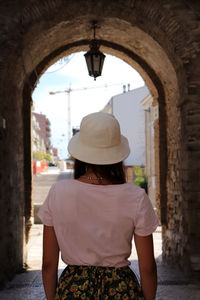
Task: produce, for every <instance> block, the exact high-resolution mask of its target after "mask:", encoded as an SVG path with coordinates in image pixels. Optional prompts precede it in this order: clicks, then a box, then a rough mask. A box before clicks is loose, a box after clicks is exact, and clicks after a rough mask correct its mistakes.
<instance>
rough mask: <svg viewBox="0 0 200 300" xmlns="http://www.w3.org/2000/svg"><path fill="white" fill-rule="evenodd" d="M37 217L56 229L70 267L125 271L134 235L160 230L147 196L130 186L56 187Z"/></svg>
mask: <svg viewBox="0 0 200 300" xmlns="http://www.w3.org/2000/svg"><path fill="white" fill-rule="evenodd" d="M38 216H39V218H40V219H41V221H42V222H43V223H44V224H45V225H47V226H53V227H54V230H55V233H56V237H57V241H58V244H59V247H60V250H61V256H62V260H63V261H64V262H65V263H66V264H70V265H93V266H115V267H122V266H126V265H129V264H130V262H129V261H128V257H129V256H130V254H131V245H132V237H133V233H134V232H135V233H136V234H137V235H140V236H147V235H149V234H151V233H152V232H153V231H154V230H155V229H156V228H157V226H158V219H157V217H156V215H155V213H154V210H153V207H152V205H151V202H150V200H149V198H148V196H147V195H146V193H145V191H144V190H143V189H141V188H139V187H138V186H137V185H135V184H134V183H125V184H118V185H94V184H88V183H83V182H80V181H78V180H74V179H71V180H63V181H59V182H57V183H55V184H53V185H52V187H51V189H50V191H49V194H48V196H47V198H46V200H45V202H44V204H43V206H42V207H41V208H40V210H39V213H38Z"/></svg>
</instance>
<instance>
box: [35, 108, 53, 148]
mask: <svg viewBox="0 0 200 300" xmlns="http://www.w3.org/2000/svg"><path fill="white" fill-rule="evenodd" d="M33 117H34V118H35V119H36V121H37V123H38V124H39V126H38V128H37V129H36V132H37V134H38V135H39V136H40V138H41V139H43V141H44V145H45V152H46V153H50V149H51V141H50V137H51V128H50V125H51V123H50V121H49V119H48V118H47V117H46V116H45V115H43V114H38V113H35V112H33Z"/></svg>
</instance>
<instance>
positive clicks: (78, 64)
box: [32, 52, 144, 159]
mask: <svg viewBox="0 0 200 300" xmlns="http://www.w3.org/2000/svg"><path fill="white" fill-rule="evenodd" d="M128 84H130V89H131V90H132V89H135V88H138V87H141V86H143V85H144V81H143V79H142V77H141V76H140V75H139V73H138V72H137V71H136V70H135V69H133V68H132V67H131V66H130V65H128V64H127V63H125V62H124V61H123V60H121V59H119V58H117V57H114V56H111V55H106V58H105V61H104V66H103V71H102V76H100V77H97V79H96V81H94V78H93V77H90V76H89V75H88V70H87V66H86V62H85V58H84V52H78V53H74V54H71V55H70V56H69V57H67V58H66V60H62V61H58V62H57V63H55V64H54V65H52V66H51V67H50V68H48V70H47V71H46V72H45V73H44V74H43V75H42V76H41V77H40V80H39V82H38V84H37V87H36V88H35V90H34V92H33V94H32V98H33V103H34V111H35V112H37V113H42V114H45V115H46V116H47V118H48V119H49V121H50V123H51V143H52V145H53V146H54V147H55V148H58V153H59V157H60V158H61V159H65V158H67V157H68V156H69V154H68V152H67V144H68V139H69V132H70V136H72V127H79V125H80V122H81V119H82V118H83V117H84V116H85V115H87V114H89V113H92V112H96V111H100V110H102V109H103V108H104V107H105V105H106V104H107V103H108V102H109V100H110V99H111V97H113V96H115V95H118V94H121V93H123V85H126V87H127V85H128ZM69 88H70V89H71V92H70V95H69V94H68V93H67V92H64V91H65V90H68V89H69ZM78 89H80V90H79V91H78ZM50 92H59V93H55V94H54V95H50V94H49V93H50ZM69 100H70V123H71V127H70V130H69V126H68V124H69V122H68V107H69V106H68V101H69Z"/></svg>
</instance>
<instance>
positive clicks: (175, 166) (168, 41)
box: [0, 0, 200, 282]
mask: <svg viewBox="0 0 200 300" xmlns="http://www.w3.org/2000/svg"><path fill="white" fill-rule="evenodd" d="M199 8H200V5H199V4H196V5H195V4H193V6H190V5H188V4H187V2H186V1H176V3H175V4H173V3H172V2H171V1H159V2H157V1H148V0H145V1H139V0H138V1H126V2H124V1H117V2H116V1H114V0H113V1H109V3H107V1H104V0H101V1H92V0H88V1H84V2H82V1H78V0H77V1H60V0H47V1H44V2H41V1H39V0H33V1H31V2H29V3H23V1H22V2H20V5H19V1H15V0H11V1H9V2H5V3H3V4H2V3H1V12H2V13H3V17H2V20H3V26H2V28H1V30H2V34H1V41H2V45H3V47H2V48H1V50H0V58H1V66H0V76H1V88H0V97H1V103H0V105H1V106H0V108H1V116H0V120H1V128H0V133H1V135H0V138H1V143H2V150H1V155H2V158H1V168H0V175H1V179H2V185H1V186H2V188H1V194H2V195H1V202H0V216H1V218H0V220H1V226H0V241H1V249H2V251H1V254H0V256H1V257H0V264H1V265H0V270H1V273H0V282H3V281H4V279H5V278H9V277H11V276H12V275H13V274H14V273H15V272H16V271H17V270H18V269H20V268H21V267H22V266H23V263H24V261H25V258H24V255H25V245H26V241H25V236H26V237H27V236H28V234H25V233H24V231H25V229H26V231H27V232H28V228H29V224H30V219H31V214H32V210H31V183H32V180H31V176H32V175H31V159H30V153H31V137H30V127H31V124H30V120H31V118H30V112H31V102H32V100H31V94H32V91H33V89H34V87H35V85H36V83H37V81H38V79H39V77H40V76H41V75H42V73H43V72H44V71H45V70H46V69H47V68H48V66H49V65H51V64H52V63H53V62H54V61H56V60H57V59H59V58H60V57H62V56H63V55H68V54H70V53H73V52H77V51H79V50H87V49H88V42H89V39H90V38H91V32H90V30H89V28H90V23H91V21H92V20H94V19H96V20H97V21H98V23H99V25H100V29H99V30H98V35H97V38H98V39H99V40H100V42H101V45H102V46H101V50H102V51H104V52H106V53H108V54H112V55H115V56H117V57H119V58H121V59H123V60H125V61H126V62H127V63H129V64H130V65H131V66H133V67H134V68H135V69H136V70H137V71H139V73H140V74H141V76H142V77H143V79H144V80H145V82H146V84H147V85H148V87H149V89H150V91H151V93H152V94H153V95H154V97H155V98H157V101H158V103H159V124H158V125H157V128H156V139H157V144H156V155H157V162H158V163H157V166H156V168H157V174H158V175H159V176H158V177H157V178H158V182H157V186H158V190H157V205H158V208H159V210H160V217H161V222H162V226H163V255H164V258H165V259H166V260H167V261H168V262H175V263H176V264H179V265H180V266H181V267H182V268H183V269H184V270H185V271H186V272H188V273H190V274H192V275H194V274H199V273H200V253H199V252H198V249H199V243H200V242H199V240H200V239H199V232H197V230H196V228H198V227H199V222H200V218H199V215H198V214H199V208H200V202H199V192H200V191H199V185H198V181H199V174H200V172H199V168H200V166H199V160H198V158H199V153H200V144H199V125H200V124H199V123H200V119H199V115H198V114H199V111H200V108H199V94H200V93H199V92H200V77H199V74H200V65H199V58H200V54H199V51H200V44H199V23H200V19H199V15H198V9H199ZM186 14H187V18H185V16H186ZM11 245H12V246H11Z"/></svg>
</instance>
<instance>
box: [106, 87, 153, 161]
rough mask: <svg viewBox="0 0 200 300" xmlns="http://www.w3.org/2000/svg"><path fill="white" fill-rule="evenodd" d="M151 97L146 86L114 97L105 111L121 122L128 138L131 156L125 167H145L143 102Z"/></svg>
mask: <svg viewBox="0 0 200 300" xmlns="http://www.w3.org/2000/svg"><path fill="white" fill-rule="evenodd" d="M147 95H149V90H148V88H147V87H146V86H143V87H140V88H137V89H134V90H131V91H127V92H125V90H124V93H122V94H119V95H116V96H113V97H112V98H111V100H110V101H109V102H108V104H107V105H106V106H105V107H104V109H103V111H104V112H108V113H112V114H113V115H114V116H115V117H116V119H117V120H118V121H119V124H120V127H121V133H122V134H123V135H124V136H126V137H127V138H128V141H129V145H130V150H131V152H130V155H129V157H128V158H127V159H126V160H125V161H124V164H125V166H133V165H139V166H141V165H145V164H146V154H145V151H146V150H145V112H144V109H143V107H142V105H141V101H142V100H143V99H144V98H145V97H147Z"/></svg>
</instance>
